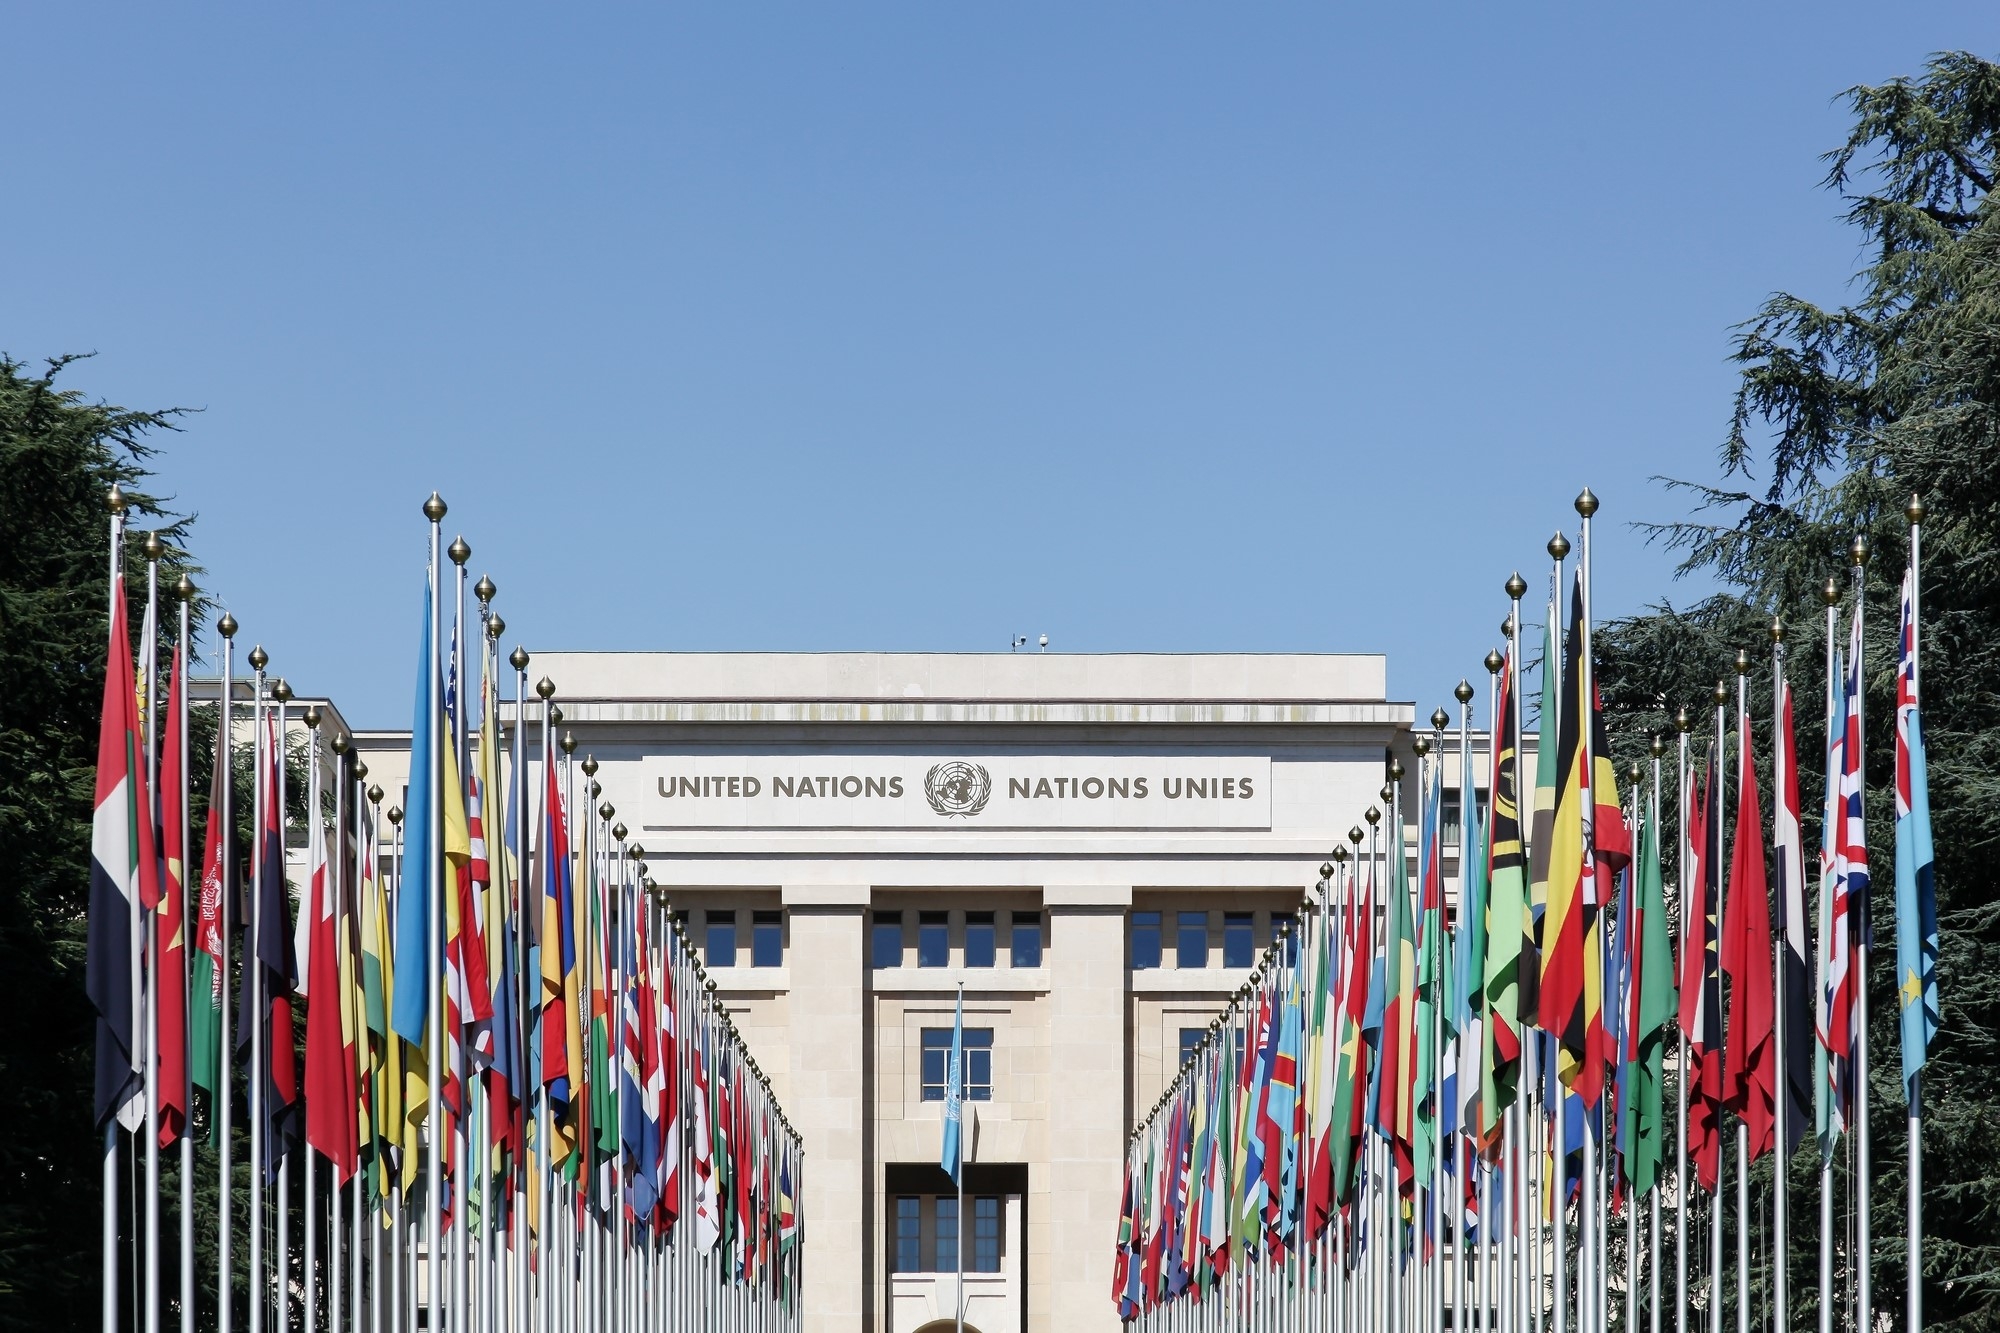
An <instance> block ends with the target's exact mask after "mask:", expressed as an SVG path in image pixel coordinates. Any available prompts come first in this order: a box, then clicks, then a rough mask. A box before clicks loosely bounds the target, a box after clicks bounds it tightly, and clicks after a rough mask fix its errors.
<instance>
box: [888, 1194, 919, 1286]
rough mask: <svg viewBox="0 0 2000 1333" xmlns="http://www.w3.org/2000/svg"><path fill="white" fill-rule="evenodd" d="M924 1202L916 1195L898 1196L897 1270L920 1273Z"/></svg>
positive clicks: (899, 1271)
mask: <svg viewBox="0 0 2000 1333" xmlns="http://www.w3.org/2000/svg"><path fill="white" fill-rule="evenodd" d="M922 1209H923V1200H922V1199H919V1198H918V1197H917V1196H916V1195H914V1194H899V1195H897V1196H896V1269H895V1271H896V1272H898V1273H920V1272H922V1271H923V1267H924V1256H923V1212H922Z"/></svg>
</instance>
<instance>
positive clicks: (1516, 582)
mask: <svg viewBox="0 0 2000 1333" xmlns="http://www.w3.org/2000/svg"><path fill="white" fill-rule="evenodd" d="M1506 591H1507V625H1506V633H1507V663H1506V669H1507V673H1508V682H1507V684H1508V695H1509V698H1510V700H1511V703H1510V705H1509V706H1510V708H1511V711H1512V713H1513V717H1512V718H1511V719H1509V721H1510V729H1511V731H1512V734H1513V738H1514V813H1515V823H1516V825H1517V826H1518V827H1519V829H1520V832H1521V835H1522V836H1521V875H1522V878H1523V880H1524V881H1525V880H1526V878H1527V876H1528V873H1529V865H1528V840H1529V834H1530V833H1531V832H1532V829H1531V827H1530V826H1531V825H1532V824H1533V822H1534V820H1533V811H1532V810H1531V809H1525V810H1524V806H1526V805H1527V804H1528V802H1527V801H1524V800H1523V799H1522V797H1523V793H1524V792H1526V793H1527V795H1528V796H1529V798H1530V799H1532V796H1533V789H1532V788H1528V787H1526V786H1525V784H1524V783H1523V782H1522V781H1521V778H1522V776H1523V774H1524V772H1525V766H1524V765H1523V764H1522V762H1521V752H1522V750H1523V749H1524V748H1525V747H1524V746H1523V744H1522V739H1521V737H1522V730H1521V719H1522V718H1523V716H1525V712H1526V706H1525V705H1524V704H1523V702H1522V700H1521V598H1522V597H1523V596H1524V595H1526V593H1527V591H1528V581H1527V580H1526V579H1524V578H1522V577H1521V572H1520V571H1519V570H1515V571H1514V572H1513V573H1512V574H1509V575H1508V576H1507V583H1506ZM1497 725H1498V724H1497V722H1496V726H1497ZM1524 816H1525V817H1524ZM1523 887H1524V888H1525V887H1526V885H1525V883H1524V885H1523ZM1515 926H1516V929H1518V928H1519V926H1520V923H1518V922H1517V923H1515ZM1532 961H1533V960H1531V959H1528V958H1526V957H1525V956H1523V957H1522V959H1521V960H1520V962H1518V963H1517V964H1516V965H1515V966H1516V980H1515V990H1514V995H1515V1002H1516V1009H1517V1011H1518V1009H1519V1000H1520V995H1521V990H1520V980H1519V975H1518V972H1519V969H1520V968H1521V967H1524V966H1526V965H1528V964H1529V963H1530V962H1532ZM1515 1018H1516V1020H1517V1025H1518V1028H1519V1031H1518V1032H1517V1034H1516V1035H1517V1036H1518V1038H1519V1040H1520V1043H1521V1055H1520V1060H1521V1067H1520V1070H1519V1071H1518V1072H1517V1073H1516V1074H1515V1076H1514V1104H1513V1105H1512V1106H1509V1107H1508V1108H1507V1125H1506V1129H1505V1134H1506V1143H1505V1145H1504V1147H1503V1148H1502V1151H1503V1153H1504V1154H1505V1155H1506V1157H1507V1176H1506V1181H1507V1189H1506V1192H1507V1194H1508V1196H1509V1199H1508V1202H1507V1204H1505V1205H1503V1206H1504V1207H1506V1209H1507V1215H1508V1220H1509V1228H1508V1229H1509V1230H1510V1231H1512V1233H1513V1234H1512V1236H1510V1237H1509V1238H1508V1239H1509V1241H1510V1244H1509V1246H1508V1252H1507V1254H1506V1256H1505V1258H1504V1260H1503V1263H1504V1265H1505V1267H1504V1269H1503V1274H1504V1276H1505V1278H1506V1282H1507V1287H1508V1295H1507V1297H1506V1300H1507V1305H1508V1311H1509V1313H1508V1317H1507V1319H1505V1320H1503V1321H1502V1322H1503V1325H1504V1326H1510V1333H1528V1329H1529V1324H1530V1314H1529V1310H1528V1271H1529V1268H1528V1239H1529V1236H1530V1234H1531V1233H1530V1230H1529V1215H1528V1177H1527V1165H1528V1153H1527V1149H1526V1135H1527V1128H1528V1125H1529V1124H1530V1123H1531V1121H1530V1118H1529V1115H1528V1109H1527V1108H1528V1106H1529V1105H1530V1103H1531V1099H1532V1098H1533V1096H1534V1091H1535V1043H1534V1038H1533V1036H1532V1035H1531V1034H1530V1033H1529V1031H1528V1028H1529V1024H1528V1022H1527V1017H1526V1015H1524V1014H1521V1013H1519V1012H1517V1013H1516V1014H1515Z"/></svg>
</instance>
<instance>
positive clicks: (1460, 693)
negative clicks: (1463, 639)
mask: <svg viewBox="0 0 2000 1333" xmlns="http://www.w3.org/2000/svg"><path fill="white" fill-rule="evenodd" d="M1499 669H1500V668H1499V667H1488V668H1487V670H1488V671H1498V670H1499ZM1451 697H1452V698H1454V699H1456V700H1458V701H1459V702H1460V703H1462V704H1469V703H1471V702H1472V682H1471V681H1469V680H1467V679H1466V678H1465V677H1463V676H1460V677H1459V678H1458V685H1457V687H1456V688H1454V689H1453V690H1452V692H1451ZM1433 716H1435V714H1434V715H1433Z"/></svg>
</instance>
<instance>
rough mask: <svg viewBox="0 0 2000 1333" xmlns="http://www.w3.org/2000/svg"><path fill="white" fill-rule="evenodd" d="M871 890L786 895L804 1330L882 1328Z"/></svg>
mask: <svg viewBox="0 0 2000 1333" xmlns="http://www.w3.org/2000/svg"><path fill="white" fill-rule="evenodd" d="M868 892H869V890H868V886H867V885H858V886H856V885H844V884H843V885H805V886H797V885H787V886H786V888H785V891H784V901H785V907H786V909H787V912H788V914H789V916H790V925H791V949H790V952H789V955H788V957H787V960H786V961H787V964H788V970H789V973H790V979H791V997H790V998H791V1016H792V1021H791V1095H790V1096H789V1097H788V1098H787V1099H786V1102H785V1114H786V1115H787V1116H789V1117H790V1119H791V1121H792V1124H793V1125H794V1126H795V1127H796V1128H797V1129H798V1131H799V1134H800V1137H801V1138H802V1139H803V1140H804V1143H805V1151H806V1158H805V1177H806V1183H805V1197H804V1199H803V1200H802V1201H801V1202H802V1208H803V1213H804V1219H805V1226H806V1235H807V1237H808V1239H807V1242H806V1247H805V1272H804V1279H803V1286H802V1291H803V1296H804V1299H803V1302H802V1305H803V1309H804V1312H805V1329H806V1333H862V1330H864V1329H867V1328H870V1327H872V1326H873V1323H874V1322H875V1321H871V1319H870V1317H869V1309H868V1306H869V1275H870V1273H872V1272H873V1271H874V1268H875V1266H876V1262H877V1260H876V1250H877V1249H878V1248H879V1247H878V1246H877V1245H876V1244H874V1243H872V1242H873V1238H874V1228H875V1226H876V1222H875V1218H874V1216H873V1209H872V1208H871V1207H870V1193H871V1191H870V1188H869V1185H870V1179H871V1171H870V1162H869V1139H870V1137H871V1136H870V1135H869V1133H868V1123H867V1116H868V1105H867V1098H866V1096H865V1089H866V1083H865V1078H866V1070H867V1068H868V1065H869V1064H870V1058H869V1055H868V1031H867V1022H866V1015H867V1000H868V952H867V938H868V931H867V909H868ZM1114 1206H1115V1205H1114ZM1105 1281H1106V1282H1109V1281H1110V1278H1109V1277H1107V1278H1106V1279H1105Z"/></svg>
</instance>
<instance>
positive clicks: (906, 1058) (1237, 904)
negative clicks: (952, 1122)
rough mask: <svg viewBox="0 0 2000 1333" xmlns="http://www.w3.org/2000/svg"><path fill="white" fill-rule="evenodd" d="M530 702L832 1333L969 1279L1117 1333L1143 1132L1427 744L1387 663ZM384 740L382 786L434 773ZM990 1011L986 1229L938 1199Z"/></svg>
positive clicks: (762, 661)
mask: <svg viewBox="0 0 2000 1333" xmlns="http://www.w3.org/2000/svg"><path fill="white" fill-rule="evenodd" d="M531 674H532V676H534V677H541V676H544V675H546V676H547V677H548V678H549V679H551V680H552V681H553V682H554V684H555V700H556V702H557V703H558V704H559V705H560V707H561V710H562V723H561V729H562V730H563V731H565V732H568V733H570V734H572V735H573V736H574V737H575V740H576V749H575V756H576V757H577V758H578V759H582V758H583V757H585V756H586V755H587V756H591V757H594V758H595V759H596V761H597V771H596V780H597V781H598V782H599V783H600V784H601V785H602V788H603V792H602V800H604V801H608V802H610V803H612V804H613V805H614V806H615V807H616V811H617V818H618V820H619V821H620V822H622V823H624V824H625V825H627V827H628V829H629V830H630V837H631V838H632V839H633V840H635V841H639V842H641V843H643V845H644V848H645V854H646V858H647V860H648V862H649V864H650V867H651V870H650V873H651V875H652V877H653V879H654V880H656V881H657V882H658V883H659V884H660V885H661V886H662V887H663V888H665V889H667V890H668V891H669V893H670V895H671V900H672V905H673V909H674V911H675V912H676V913H677V914H678V915H679V916H680V918H681V919H682V921H683V922H684V923H685V926H686V929H687V931H688V933H689V935H690V936H691V938H692V939H693V940H694V941H695V943H696V946H697V948H698V950H699V952H700V955H701V957H702V958H703V961H704V963H705V966H706V968H707V969H708V973H709V976H710V977H712V978H713V979H714V981H715V983H716V985H717V988H718V993H719V995H720V996H721V998H722V999H723V1000H724V1001H725V1002H726V1003H727V1005H728V1007H729V1010H730V1011H731V1013H732V1014H733V1015H734V1019H735V1022H736V1024H737V1026H738V1028H739V1029H740V1030H741V1031H742V1032H743V1033H744V1034H745V1036H746V1039H747V1041H748V1045H749V1048H750V1050H751V1052H752V1053H753V1054H754V1055H755V1056H756V1058H757V1059H758V1061H759V1062H760V1064H761V1065H762V1067H763V1069H764V1070H765V1071H766V1073H767V1074H768V1075H769V1076H770V1078H771V1080H772V1083H773V1085H774V1087H775V1089H776V1091H777V1094H778V1097H779V1099H780V1101H781V1102H782V1104H783V1105H784V1107H785V1108H786V1111H787V1114H788V1115H789V1117H790V1119H791V1121H792V1123H793V1125H794V1126H796V1127H797V1129H798V1130H799V1132H800V1133H801V1135H802V1136H803V1141H804V1144H805V1151H806V1154H807V1162H808V1164H809V1168H810V1169H809V1171H808V1173H807V1176H806V1180H807V1187H806V1193H805V1197H804V1200H803V1214H804V1217H805V1218H806V1225H807V1226H808V1227H809V1229H810V1238H811V1239H810V1245H809V1246H808V1247H807V1250H806V1254H807V1264H808V1268H807V1276H806V1286H805V1289H806V1290H807V1291H808V1292H810V1293H811V1295H810V1300H809V1303H808V1305H807V1308H806V1312H805V1326H806V1328H808V1329H812V1330H825V1331H826V1333H862V1331H863V1330H867V1331H868V1333H936V1330H940V1329H946V1328H951V1327H954V1322H953V1321H954V1319H955V1316H956V1315H957V1313H958V1310H957V1301H958V1299H959V1298H960V1296H961V1293H960V1292H959V1290H958V1289H957V1281H958V1279H957V1277H956V1273H957V1271H958V1269H959V1267H960V1265H961V1262H962V1264H963V1268H964V1273H965V1276H964V1290H963V1293H962V1299H963V1302H964V1315H965V1327H966V1328H967V1329H969V1330H974V1331H975V1333H1014V1330H1026V1331H1031V1333H1044V1331H1049V1333H1054V1331H1057V1330H1060V1331H1061V1333H1076V1331H1078V1330H1089V1329H1115V1328H1116V1327H1117V1326H1118V1320H1117V1317H1116V1314H1115V1312H1114V1307H1113V1302H1112V1295H1111V1270H1112V1247H1113V1242H1114V1239H1115V1233H1116V1228H1117V1219H1118V1208H1119V1188H1120V1173H1121V1163H1122V1160H1123V1154H1124V1145H1125V1141H1126V1135H1127V1132H1128V1130H1129V1128H1130V1126H1131V1124H1132V1122H1133V1118H1134V1114H1135V1112H1138V1113H1143V1112H1144V1111H1145V1110H1146V1108H1147V1107H1148V1106H1150V1105H1151V1104H1152V1102H1153V1100H1154V1099H1155V1098H1156V1097H1157V1096H1158V1094H1159V1093H1160V1091H1161V1089H1162V1088H1163V1087H1164V1086H1165V1084H1166V1082H1167V1081H1168V1080H1169V1079H1170V1078H1171V1077H1172V1075H1173V1072H1174V1071H1175V1069H1176V1068H1177V1067H1178V1066H1179V1063H1180V1061H1181V1058H1182V1055H1183V1053H1184V1052H1185V1051H1186V1050H1187V1049H1188V1047H1189V1046H1190V1044H1191V1043H1192V1042H1194V1041H1195V1040H1197V1039H1198V1038H1199V1036H1200V1035H1201V1034H1202V1033H1204V1032H1205V1031H1206V1029H1207V1025H1208V1023H1209V1021H1210V1019H1211V1018H1213V1017H1214V1016H1215V1015H1216V1014H1217V1013H1218V1012H1219V1011H1220V1010H1221V1008H1222V1006H1223V1005H1224V1004H1225V1003H1226V1002H1227V1000H1228V998H1229V996H1230V994H1231V993H1233V992H1234V991H1235V990H1236V988H1237V987H1238V986H1239V985H1241V984H1242V982H1243V981H1244V980H1245V977H1246V974H1247V972H1248V971H1249V969H1250V968H1251V967H1252V966H1253V965H1254V963H1255V961H1256V959H1257V956H1258V955H1259V954H1261V953H1262V951H1263V949H1264V948H1265V946H1266V945H1267V944H1268V943H1269V942H1270V941H1271V940H1272V939H1273V936H1274V931H1275V930H1276V929H1277V928H1279V927H1280V926H1281V925H1282V924H1283V923H1284V922H1286V921H1288V920H1290V919H1292V918H1294V917H1295V916H1296V914H1297V912H1298V910H1299V907H1300V901H1301V898H1302V895H1303V894H1304V893H1305V892H1306V891H1307V890H1308V889H1310V887H1311V886H1312V885H1313V884H1314V882H1315V880H1316V879H1317V867H1318V865H1319V864H1320V862H1321V861H1322V860H1323V859H1325V857H1326V855H1327V853H1328V851H1329V850H1330V849H1331V848H1332V847H1333V846H1334V845H1335V844H1336V842H1339V841H1341V840H1342V839H1344V838H1345V836H1346V833H1347V830H1348V828H1349V826H1350V825H1352V824H1353V823H1354V822H1355V820H1356V817H1357V815H1358V814H1359V812H1360V811H1362V810H1364V809H1365V808H1366V807H1367V806H1369V805H1370V804H1371V803H1374V802H1375V801H1376V799H1377V796H1378V790H1379V788H1380V787H1381V785H1382V781H1383V755H1384V750H1385V747H1388V746H1391V745H1393V744H1395V743H1396V740H1397V738H1398V736H1399V735H1401V736H1403V737H1404V738H1405V740H1407V734H1408V732H1409V730H1410V728H1411V726H1412V720H1413V708H1412V706H1411V705H1410V704H1408V703H1399V702H1393V701H1391V700H1389V699H1388V698H1387V697H1386V688H1385V664H1384V659H1383V658H1381V657H1379V656H1316V655H1247V654H1243V655H1239V654H1218V655H1175V654H1160V655H1128V654H1119V655H1046V654H1036V653H1030V654H1020V655H1013V654H994V655H970V654H966V655H952V654H897V653H830V654H804V653H801V654H761V653H743V654H735V653H718V654H681V653H556V652H552V653H540V654H536V655H535V657H534V659H533V667H532V672H531ZM503 715H504V716H509V717H511V705H510V706H509V710H508V711H507V713H505V714H503ZM357 740H358V741H359V742H360V743H361V745H362V747H363V748H364V749H366V750H367V751H369V752H370V756H371V758H370V762H371V764H377V765H378V768H377V771H378V772H381V773H383V774H385V775H386V774H388V773H389V772H390V771H391V769H393V768H395V767H396V766H397V763H398V760H397V755H398V753H399V751H400V750H401V748H402V747H403V746H405V745H406V744H407V741H406V740H405V739H404V738H402V737H398V736H394V735H390V734H386V733H363V734H362V735H361V736H359V737H357ZM397 781H400V777H398V778H397ZM392 790H393V788H392ZM961 987H962V988H963V997H964V998H963V1004H964V1020H963V1021H964V1046H965V1071H966V1085H967V1095H968V1096H969V1099H970V1106H969V1110H968V1114H967V1116H966V1147H965V1154H966V1160H967V1162H968V1165H967V1166H966V1168H965V1171H964V1175H965V1181H964V1191H963V1196H964V1213H965V1215H964V1216H960V1213H959V1196H958V1192H957V1191H956V1190H955V1189H954V1187H953V1185H952V1183H951V1181H950V1179H949V1177H948V1176H947V1175H946V1173H945V1172H943V1171H942V1170H940V1169H939V1166H938V1161H939V1149H940V1141H941V1135H942V1122H941V1110H942V1106H943V1100H944V1080H945V1057H946V1048H947V1047H948V1046H949V1044H950V1041H951V1036H952V1030H953V1022H954V1007H955V1005H956V1004H957V1002H958V999H959V995H960V993H961Z"/></svg>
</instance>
